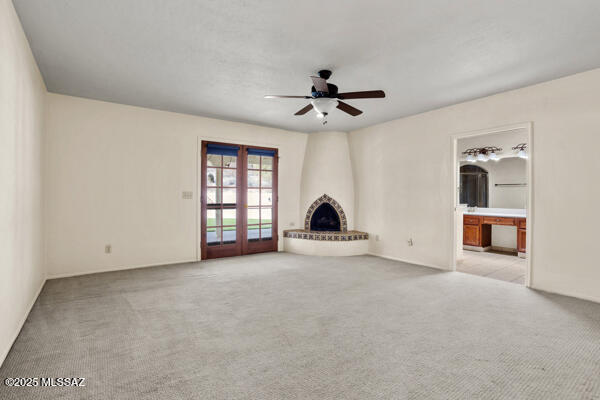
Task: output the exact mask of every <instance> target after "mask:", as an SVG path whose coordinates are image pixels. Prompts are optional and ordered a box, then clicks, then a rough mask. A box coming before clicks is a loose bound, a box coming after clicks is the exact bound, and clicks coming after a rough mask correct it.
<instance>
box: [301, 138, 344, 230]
mask: <svg viewBox="0 0 600 400" xmlns="http://www.w3.org/2000/svg"><path fill="white" fill-rule="evenodd" d="M323 194H327V195H329V196H330V197H332V198H333V199H335V200H336V201H337V202H338V203H339V204H340V205H341V206H342V208H343V210H344V213H345V214H346V220H347V222H348V230H352V229H354V179H353V175H352V163H351V162H350V150H349V147H348V134H347V133H346V132H319V133H311V134H310V135H309V136H308V142H307V144H306V153H305V156H304V165H303V168H302V186H301V190H300V195H301V197H300V199H301V200H300V218H301V226H299V228H303V227H304V226H303V222H302V221H304V218H305V216H306V211H307V210H308V207H310V205H311V204H312V203H313V202H314V201H315V200H317V199H318V198H319V197H321V196H322V195H323Z"/></svg>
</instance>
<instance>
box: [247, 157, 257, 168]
mask: <svg viewBox="0 0 600 400" xmlns="http://www.w3.org/2000/svg"><path fill="white" fill-rule="evenodd" d="M259 168H260V156H248V169H259Z"/></svg>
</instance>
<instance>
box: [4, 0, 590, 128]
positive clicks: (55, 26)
mask: <svg viewBox="0 0 600 400" xmlns="http://www.w3.org/2000/svg"><path fill="white" fill-rule="evenodd" d="M14 4H15V7H16V9H17V12H18V14H19V16H20V18H21V21H22V23H23V26H24V29H25V32H26V34H27V36H28V38H29V41H30V43H31V46H32V49H33V53H34V55H35V57H36V59H37V62H38V64H39V66H40V69H41V71H42V74H43V76H44V79H45V81H46V84H47V87H48V90H49V91H51V92H56V93H63V94H69V95H74V96H81V97H88V98H93V99H99V100H106V101H112V102H117V103H124V104H131V105H137V106H142V107H150V108H156V109H161V110H169V111H177V112H182V113H188V114H196V115H202V116H209V117H217V118H222V119H228V120H235V121H244V122H250V123H256V124H261V125H268V126H276V127H281V128H286V129H292V130H298V131H304V132H312V131H320V130H324V129H323V126H322V125H321V124H320V121H319V120H317V118H315V115H314V112H310V113H308V114H307V115H305V116H300V117H299V116H294V115H293V113H294V112H296V111H297V110H298V109H300V108H302V107H303V106H304V105H306V104H307V101H306V100H301V99H290V100H285V99H280V100H272V99H271V100H267V99H263V95H265V94H291V95H304V94H309V93H308V92H309V90H310V86H311V82H310V79H309V75H311V74H314V73H315V72H316V71H317V70H318V69H321V68H324V67H327V68H330V69H332V70H333V71H334V73H333V76H332V77H331V79H330V82H332V83H335V84H337V85H338V86H339V87H340V91H357V90H370V89H383V90H385V92H386V94H387V98H386V99H372V100H349V101H348V103H349V104H351V105H353V106H355V107H357V108H360V109H362V110H364V114H362V115H360V116H358V117H351V116H349V115H347V114H345V113H343V112H341V111H339V110H335V111H334V113H332V115H330V118H329V123H328V125H327V126H326V129H329V130H346V131H348V130H354V129H357V128H361V127H365V126H369V125H373V124H376V123H380V122H383V121H387V120H391V119H395V118H399V117H402V116H406V115H410V114H415V113H419V112H422V111H426V110H431V109H434V108H439V107H441V106H445V105H449V104H453V103H457V102H461V101H465V100H469V99H473V98H477V97H482V96H485V95H489V94H493V93H497V92H501V91H505V90H508V89H513V88H518V87H522V86H526V85H530V84H533V83H537V82H542V81H546V80H550V79H553V78H557V77H561V76H565V75H569V74H573V73H576V72H580V71H584V70H589V69H592V68H596V67H599V66H600V51H598V43H600V28H599V26H600V24H599V23H600V1H598V0H520V1H518V0H502V1H500V0H496V1H481V0H453V1H448V0H427V1H418V0H412V1H408V0H370V1H357V0H353V1H347V0H328V1H317V0H302V1H293V0H288V1H283V0H269V1H267V0H263V1H261V0H256V1H251V0H230V1H222V0H205V1H199V0H86V1H74V0H52V1H48V0H14Z"/></svg>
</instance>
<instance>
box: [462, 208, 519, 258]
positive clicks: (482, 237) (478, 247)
mask: <svg viewBox="0 0 600 400" xmlns="http://www.w3.org/2000/svg"><path fill="white" fill-rule="evenodd" d="M492 225H504V226H514V227H515V231H516V235H517V251H518V254H519V257H523V258H524V257H525V255H526V253H527V246H526V244H527V243H526V238H527V215H526V212H525V210H520V209H509V208H485V209H479V210H476V211H466V212H464V214H463V248H464V249H465V250H475V251H487V250H490V249H491V248H492Z"/></svg>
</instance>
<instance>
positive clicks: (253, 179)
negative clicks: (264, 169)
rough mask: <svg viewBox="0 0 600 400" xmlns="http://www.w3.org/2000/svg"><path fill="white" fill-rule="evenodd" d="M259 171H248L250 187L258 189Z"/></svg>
mask: <svg viewBox="0 0 600 400" xmlns="http://www.w3.org/2000/svg"><path fill="white" fill-rule="evenodd" d="M258 177H259V171H248V187H258Z"/></svg>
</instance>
